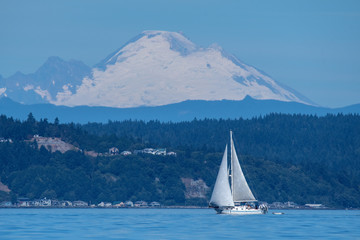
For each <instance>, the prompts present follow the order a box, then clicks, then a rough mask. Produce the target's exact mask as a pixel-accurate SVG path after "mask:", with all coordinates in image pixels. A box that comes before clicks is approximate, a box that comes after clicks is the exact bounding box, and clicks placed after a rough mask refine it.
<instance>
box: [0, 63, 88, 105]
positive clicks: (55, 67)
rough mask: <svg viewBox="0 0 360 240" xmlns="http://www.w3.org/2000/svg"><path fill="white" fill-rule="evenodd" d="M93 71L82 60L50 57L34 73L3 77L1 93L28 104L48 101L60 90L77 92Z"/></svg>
mask: <svg viewBox="0 0 360 240" xmlns="http://www.w3.org/2000/svg"><path fill="white" fill-rule="evenodd" d="M90 75H91V68H90V67H89V66H86V65H85V64H84V63H82V62H80V61H76V60H70V61H64V60H62V59H61V58H59V57H49V58H48V59H47V61H46V62H45V63H44V64H43V65H42V66H41V67H40V68H39V69H38V70H37V71H36V72H35V73H32V74H23V73H21V72H17V73H15V74H14V75H12V76H11V77H9V78H7V79H1V78H0V96H1V95H3V96H7V97H10V98H11V99H13V100H14V101H17V102H20V103H25V104H34V103H49V102H52V101H54V100H56V96H57V94H58V93H59V92H62V91H65V90H68V91H71V92H72V93H76V87H78V86H79V85H81V83H82V79H83V78H84V77H85V76H90Z"/></svg>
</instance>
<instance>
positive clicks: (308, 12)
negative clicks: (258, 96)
mask: <svg viewBox="0 0 360 240" xmlns="http://www.w3.org/2000/svg"><path fill="white" fill-rule="evenodd" d="M143 30H167V31H181V32H183V33H184V34H185V35H186V36H187V37H188V38H189V39H190V40H192V41H193V42H194V43H196V44H198V45H200V46H202V47H207V46H209V45H210V44H212V43H217V44H219V45H220V46H222V47H223V48H224V49H225V50H226V51H227V52H229V53H232V54H234V55H236V56H237V57H238V58H239V59H240V60H242V61H244V62H245V63H247V64H250V65H253V66H255V67H257V68H259V69H261V70H263V71H264V72H266V73H267V74H269V75H270V76H272V77H273V78H274V79H275V80H277V81H279V82H281V83H284V84H286V85H288V86H290V87H292V88H293V89H295V90H297V91H299V92H300V93H302V94H304V95H305V96H307V97H308V98H310V99H311V100H313V101H314V102H316V103H318V104H320V105H323V106H329V107H338V106H345V105H350V104H355V103H360V59H359V58H360V1H356V0H354V1H350V0H339V1H331V0H310V1H305V0H301V1H300V0H297V1H295V0H283V1H274V0H272V1H268V0H264V1H256V0H252V1H239V0H234V1H226V0H221V1H211V0H201V1H200V0H199V1H195V0H192V1H186V0H179V1H171V0H164V1H150V0H148V1H147V0H143V1H140V0H138V1H137V0H131V1H119V0H116V1H115V0H113V1H106V0H102V1H100V0H68V1H67V0H52V1H49V0H44V1H39V0H32V1H29V0H24V1H17V0H0V74H1V75H3V77H8V76H10V75H12V74H14V73H15V72H16V71H18V70H19V71H21V72H23V73H31V72H34V71H36V69H37V68H39V67H40V66H41V65H42V64H43V63H44V61H45V60H46V59H47V58H48V57H49V56H59V57H61V58H63V59H65V60H69V59H77V60H82V61H83V62H84V63H86V64H88V65H90V66H92V65H94V64H96V63H97V62H99V61H100V60H102V59H103V58H105V57H106V56H107V55H108V54H110V53H111V52H112V51H114V50H116V49H117V48H119V47H120V46H122V45H123V44H124V43H126V42H127V41H128V40H130V39H131V38H133V37H134V36H136V35H137V34H139V33H140V32H142V31H143Z"/></svg>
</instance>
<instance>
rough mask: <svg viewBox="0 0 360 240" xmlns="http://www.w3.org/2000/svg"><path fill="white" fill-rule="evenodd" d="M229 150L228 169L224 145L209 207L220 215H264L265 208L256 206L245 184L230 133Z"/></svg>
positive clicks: (256, 202)
mask: <svg viewBox="0 0 360 240" xmlns="http://www.w3.org/2000/svg"><path fill="white" fill-rule="evenodd" d="M230 148H231V149H230V152H231V162H230V167H228V161H227V155H228V154H227V145H226V147H225V152H224V156H223V158H222V162H221V165H220V168H219V173H218V176H217V178H216V182H215V186H214V190H213V193H212V195H211V199H210V203H209V206H210V207H212V208H214V209H215V210H216V212H217V213H221V214H238V215H250V214H266V213H267V211H268V209H267V206H265V205H263V204H261V205H259V204H258V201H257V200H256V199H255V197H254V195H253V193H252V192H251V190H250V188H249V185H248V184H247V182H246V179H245V176H244V174H243V171H242V169H241V166H240V163H239V160H238V157H237V155H236V151H235V147H234V142H233V139H232V131H230ZM229 178H230V183H229Z"/></svg>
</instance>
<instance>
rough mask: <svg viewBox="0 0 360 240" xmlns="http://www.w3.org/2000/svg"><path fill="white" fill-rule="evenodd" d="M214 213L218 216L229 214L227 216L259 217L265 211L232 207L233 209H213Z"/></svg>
mask: <svg viewBox="0 0 360 240" xmlns="http://www.w3.org/2000/svg"><path fill="white" fill-rule="evenodd" d="M215 211H216V212H217V213H218V214H229V215H259V214H266V213H267V211H266V210H264V209H254V208H250V209H248V208H242V207H234V208H215Z"/></svg>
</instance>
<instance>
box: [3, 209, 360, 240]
mask: <svg viewBox="0 0 360 240" xmlns="http://www.w3.org/2000/svg"><path fill="white" fill-rule="evenodd" d="M282 212H284V213H285V214H284V215H273V214H271V211H270V213H269V214H267V215H258V216H229V215H217V214H215V212H214V210H212V209H0V239H290V238H295V239H360V211H355V210H354V211H346V210H282Z"/></svg>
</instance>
